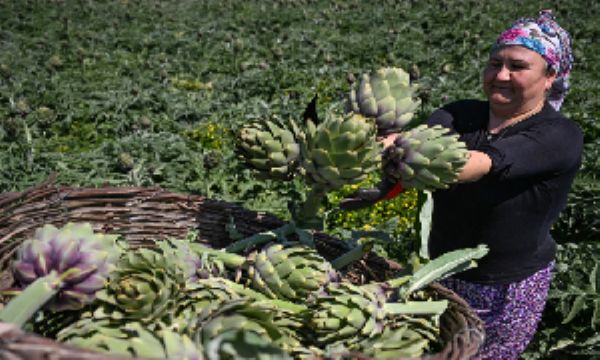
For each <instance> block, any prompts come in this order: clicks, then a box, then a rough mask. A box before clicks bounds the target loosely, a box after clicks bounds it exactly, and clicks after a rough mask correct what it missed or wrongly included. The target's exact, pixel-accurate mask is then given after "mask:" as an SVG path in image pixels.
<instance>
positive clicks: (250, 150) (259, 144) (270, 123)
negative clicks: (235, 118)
mask: <svg viewBox="0 0 600 360" xmlns="http://www.w3.org/2000/svg"><path fill="white" fill-rule="evenodd" d="M298 134H299V129H298V127H297V126H296V124H295V122H294V121H293V120H291V119H290V120H289V122H288V123H287V124H285V125H284V124H283V123H282V122H281V121H276V120H264V121H256V122H253V123H251V124H249V125H246V126H245V127H243V128H242V129H241V130H240V133H239V135H238V141H237V152H238V154H239V155H240V157H241V158H242V159H243V160H244V162H245V163H246V164H247V165H248V166H250V167H251V168H253V169H255V170H256V171H257V172H258V173H259V174H260V175H261V176H262V177H265V178H271V179H281V180H289V179H290V178H292V177H293V176H294V175H295V173H296V170H297V168H298V158H299V155H300V149H299V145H298V140H297V139H298Z"/></svg>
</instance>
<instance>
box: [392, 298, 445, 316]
mask: <svg viewBox="0 0 600 360" xmlns="http://www.w3.org/2000/svg"><path fill="white" fill-rule="evenodd" d="M447 307H448V300H437V301H407V302H404V303H386V304H385V305H384V306H383V309H384V311H385V313H386V314H392V315H400V314H406V315H441V314H442V313H443V312H444V311H446V308H447Z"/></svg>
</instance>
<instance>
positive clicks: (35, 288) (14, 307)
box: [0, 269, 74, 328]
mask: <svg viewBox="0 0 600 360" xmlns="http://www.w3.org/2000/svg"><path fill="white" fill-rule="evenodd" d="M71 270H74V269H71ZM67 273H68V274H71V273H72V271H67V272H65V273H63V275H62V276H59V275H58V273H57V272H56V271H52V272H51V273H50V274H48V275H46V276H44V277H41V278H38V279H37V280H35V281H34V282H32V283H31V284H30V285H29V286H27V287H26V288H25V290H23V291H22V292H21V293H20V294H19V295H17V296H16V297H14V298H12V299H11V300H10V301H9V302H8V304H7V305H6V307H5V308H4V309H2V311H0V321H3V322H6V323H11V324H14V325H17V326H18V327H20V328H23V325H25V323H27V321H28V320H29V319H31V317H32V316H33V315H34V314H35V313H36V312H37V311H38V310H39V309H40V308H41V307H42V306H44V304H46V303H47V302H48V301H49V300H50V299H52V298H53V297H54V295H56V294H57V293H58V291H59V290H60V289H61V287H62V285H63V284H64V283H63V280H62V279H63V278H64V277H65V276H66V275H68V274H67Z"/></svg>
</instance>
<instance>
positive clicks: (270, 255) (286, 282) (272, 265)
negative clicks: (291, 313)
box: [248, 244, 338, 300]
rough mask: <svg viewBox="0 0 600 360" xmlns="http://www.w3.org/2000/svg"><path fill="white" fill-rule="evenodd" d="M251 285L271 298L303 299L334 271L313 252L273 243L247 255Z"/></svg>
mask: <svg viewBox="0 0 600 360" xmlns="http://www.w3.org/2000/svg"><path fill="white" fill-rule="evenodd" d="M248 261H249V263H250V264H252V265H251V266H250V267H249V270H248V276H249V278H250V279H251V281H252V286H253V287H254V288H255V289H257V290H259V291H262V292H263V293H265V294H267V295H268V296H269V297H271V298H281V299H289V300H302V299H306V298H308V297H309V296H311V295H312V294H314V293H315V292H316V291H318V290H320V289H321V288H322V287H323V286H325V285H327V284H328V283H329V282H331V281H335V280H337V279H338V274H337V272H336V271H335V270H334V269H333V267H332V266H331V264H330V263H329V262H327V261H326V260H325V259H324V258H323V257H322V256H321V255H319V254H318V253H317V251H316V250H315V249H312V248H309V247H306V246H297V245H296V246H290V247H285V246H284V245H282V244H273V245H271V246H268V247H266V248H264V249H263V250H261V251H255V252H253V253H251V254H250V255H249V256H248Z"/></svg>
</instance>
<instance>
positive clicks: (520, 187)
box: [428, 11, 583, 360]
mask: <svg viewBox="0 0 600 360" xmlns="http://www.w3.org/2000/svg"><path fill="white" fill-rule="evenodd" d="M571 66H572V55H571V47H570V39H569V35H568V34H567V32H566V31H564V30H563V29H562V28H561V27H560V26H559V25H558V24H557V23H556V21H555V20H554V18H553V16H552V15H551V13H550V12H549V11H543V12H541V13H540V15H539V17H538V18H537V19H521V20H519V21H517V22H516V23H515V24H513V25H512V26H511V27H510V28H509V29H507V30H506V31H504V32H503V33H502V34H501V35H500V37H499V38H498V39H497V41H496V43H495V45H494V46H493V48H492V51H491V54H490V57H489V60H488V63H487V65H486V67H485V70H484V71H483V89H484V93H485V95H486V97H487V99H488V101H485V102H484V101H474V100H473V101H472V100H467V101H458V102H455V103H452V104H449V105H447V106H444V107H443V108H442V109H439V110H438V111H436V112H435V113H434V114H433V115H432V116H431V117H430V119H429V121H428V122H429V124H430V125H435V124H441V125H444V126H447V127H449V128H451V129H453V130H454V131H456V132H457V133H459V134H460V137H461V140H462V141H465V143H466V144H467V147H468V148H469V150H470V158H469V160H468V162H467V164H466V165H465V168H464V169H463V171H462V172H461V174H460V175H459V181H460V182H461V184H458V185H455V186H453V187H452V188H450V189H449V190H446V191H437V192H435V193H434V194H433V196H434V213H433V222H432V230H431V236H430V240H429V246H430V249H429V250H430V255H431V256H432V257H435V256H439V255H441V254H443V253H445V252H447V251H450V250H455V249H459V248H464V247H473V246H476V245H477V244H479V243H486V244H488V246H489V248H490V252H489V254H488V255H487V256H485V257H484V258H483V259H481V260H480V261H479V266H478V267H477V268H476V269H472V270H469V271H466V272H464V273H461V274H457V275H456V276H455V277H453V278H450V279H447V280H445V281H443V284H444V285H445V286H447V287H448V288H450V289H452V290H454V291H455V292H457V293H458V294H459V295H461V296H462V297H463V298H464V299H465V300H466V301H467V302H469V304H470V305H471V306H472V307H473V308H474V309H475V310H476V311H478V313H479V315H480V317H481V318H482V319H483V320H484V321H485V324H486V341H485V344H484V346H483V348H482V349H481V351H480V356H481V358H484V359H502V360H507V359H518V358H519V355H520V354H521V353H522V352H523V351H524V350H525V348H526V346H527V344H528V343H529V341H530V340H531V338H532V337H533V335H534V333H535V331H536V327H537V324H538V322H539V320H540V317H541V314H542V311H543V309H544V305H545V303H546V297H547V293H548V288H549V285H550V280H551V272H552V269H553V265H554V262H553V259H554V256H555V251H556V245H555V243H554V241H553V239H552V238H551V236H550V226H551V225H552V223H553V222H554V221H555V220H556V218H557V217H558V214H559V212H560V210H562V208H563V207H564V206H565V204H566V200H567V194H568V192H569V189H570V187H571V184H572V182H573V179H574V177H575V174H576V172H577V170H578V169H579V166H580V164H581V152H582V147H583V135H582V132H581V130H580V128H579V127H578V126H577V125H576V124H575V123H573V122H572V121H570V120H568V119H567V118H565V117H564V116H563V115H562V114H561V113H559V112H558V110H559V109H560V106H561V105H562V102H563V100H564V97H565V95H566V92H567V89H568V86H569V82H568V80H569V74H570V71H571Z"/></svg>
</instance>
